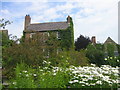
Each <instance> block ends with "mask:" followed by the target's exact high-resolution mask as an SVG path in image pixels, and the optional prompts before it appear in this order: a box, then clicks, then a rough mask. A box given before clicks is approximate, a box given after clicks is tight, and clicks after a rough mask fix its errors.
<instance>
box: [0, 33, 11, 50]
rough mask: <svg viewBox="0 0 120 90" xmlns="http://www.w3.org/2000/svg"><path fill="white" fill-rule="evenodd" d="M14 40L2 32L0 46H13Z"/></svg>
mask: <svg viewBox="0 0 120 90" xmlns="http://www.w3.org/2000/svg"><path fill="white" fill-rule="evenodd" d="M12 42H13V41H12V40H9V37H8V36H7V35H6V34H4V33H2V32H0V46H2V48H6V47H9V46H11V44H12Z"/></svg>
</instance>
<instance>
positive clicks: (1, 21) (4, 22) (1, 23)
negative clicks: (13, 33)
mask: <svg viewBox="0 0 120 90" xmlns="http://www.w3.org/2000/svg"><path fill="white" fill-rule="evenodd" d="M11 23H12V22H10V21H9V20H5V19H3V18H2V19H0V28H3V29H5V27H6V25H9V24H11Z"/></svg>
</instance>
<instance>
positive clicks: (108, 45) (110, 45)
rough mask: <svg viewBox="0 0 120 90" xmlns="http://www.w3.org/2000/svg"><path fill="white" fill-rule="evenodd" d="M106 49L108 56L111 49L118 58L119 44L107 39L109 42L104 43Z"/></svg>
mask: <svg viewBox="0 0 120 90" xmlns="http://www.w3.org/2000/svg"><path fill="white" fill-rule="evenodd" d="M104 48H105V55H106V56H107V55H108V52H109V51H108V48H111V50H114V55H115V56H118V55H119V54H118V48H117V43H116V42H115V41H113V40H112V39H111V38H110V37H108V38H107V40H106V41H105V42H104Z"/></svg>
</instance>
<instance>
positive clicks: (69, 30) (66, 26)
mask: <svg viewBox="0 0 120 90" xmlns="http://www.w3.org/2000/svg"><path fill="white" fill-rule="evenodd" d="M51 32H52V33H54V35H55V36H56V38H57V39H58V40H59V41H60V42H61V46H63V47H66V48H73V47H74V30H73V22H72V18H71V17H70V16H68V17H67V20H66V21H62V22H45V23H31V17H30V15H26V16H25V25H24V31H23V35H24V38H25V40H29V39H31V38H35V36H36V35H38V36H39V38H40V39H42V40H43V42H44V41H46V40H47V37H50V36H51V35H50V33H51Z"/></svg>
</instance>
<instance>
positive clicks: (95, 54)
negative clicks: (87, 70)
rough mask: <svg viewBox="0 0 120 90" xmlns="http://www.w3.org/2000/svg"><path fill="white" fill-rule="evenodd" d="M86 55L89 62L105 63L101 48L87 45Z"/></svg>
mask: <svg viewBox="0 0 120 90" xmlns="http://www.w3.org/2000/svg"><path fill="white" fill-rule="evenodd" d="M86 56H87V57H88V58H89V60H90V63H94V64H96V65H98V66H100V65H102V64H105V60H104V57H105V56H104V52H103V51H102V50H99V49H96V47H95V46H94V45H89V46H88V47H87V54H86Z"/></svg>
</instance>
